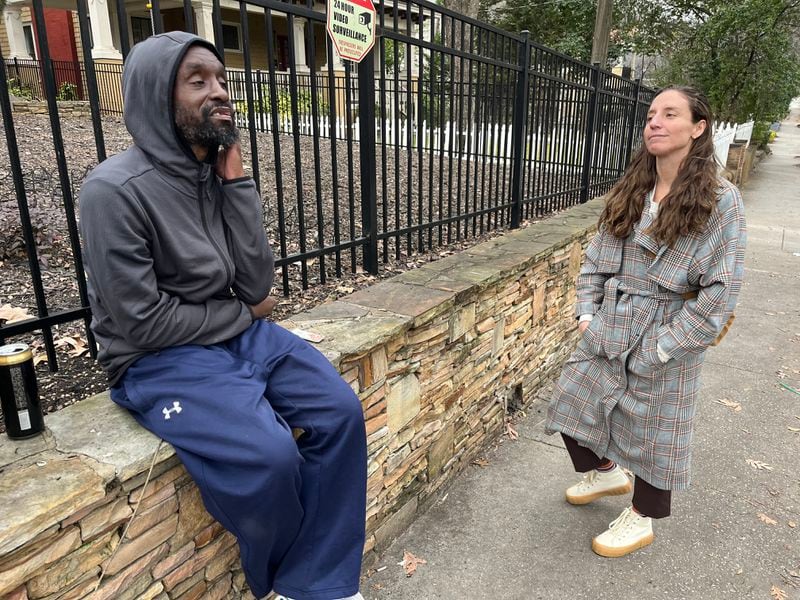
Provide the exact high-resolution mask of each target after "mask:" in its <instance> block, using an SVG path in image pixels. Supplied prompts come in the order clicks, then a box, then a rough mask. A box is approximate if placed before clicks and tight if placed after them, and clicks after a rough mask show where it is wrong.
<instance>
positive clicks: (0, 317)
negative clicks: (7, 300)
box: [0, 304, 33, 323]
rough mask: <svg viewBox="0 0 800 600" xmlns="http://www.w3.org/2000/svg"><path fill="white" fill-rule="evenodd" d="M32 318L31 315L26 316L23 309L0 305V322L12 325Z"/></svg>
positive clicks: (25, 311)
mask: <svg viewBox="0 0 800 600" xmlns="http://www.w3.org/2000/svg"><path fill="white" fill-rule="evenodd" d="M32 318H33V315H31V314H28V311H27V310H25V309H24V308H17V307H16V306H11V305H10V304H0V321H5V322H6V323H13V322H14V321H24V320H25V319H32Z"/></svg>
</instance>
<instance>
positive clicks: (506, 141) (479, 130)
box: [237, 114, 613, 162]
mask: <svg viewBox="0 0 800 600" xmlns="http://www.w3.org/2000/svg"><path fill="white" fill-rule="evenodd" d="M237 117H238V118H237V121H238V125H239V126H240V127H247V121H246V119H245V118H243V117H242V116H237ZM255 118H256V123H257V124H258V125H259V128H264V129H265V130H266V131H267V132H271V131H272V129H273V122H272V117H271V115H266V114H265V115H260V114H256V115H255ZM296 123H297V132H298V134H299V135H304V136H306V135H309V136H310V135H314V133H315V130H314V121H313V118H312V116H311V115H306V114H302V115H298V116H297V119H296ZM277 125H278V131H279V132H280V133H282V134H285V135H292V134H293V133H294V130H295V125H294V121H293V120H292V118H291V117H289V116H281V117H279V118H278V122H277ZM360 125H361V122H360V119H359V118H358V117H356V118H355V119H354V120H353V121H352V123H351V125H350V131H351V135H352V139H353V141H354V142H358V141H360V139H361V130H360ZM347 131H348V127H347V121H346V120H345V119H342V118H339V119H335V120H334V122H333V123H332V121H331V119H330V117H328V116H319V117H318V118H317V128H316V134H317V135H319V136H320V137H322V138H326V139H330V138H331V137H335V138H336V139H338V140H346V139H347ZM600 135H601V136H606V135H613V134H612V133H611V132H608V133H601V134H600ZM375 139H376V140H377V141H378V142H385V143H386V144H387V145H388V146H395V145H398V146H403V147H406V148H411V149H412V150H414V151H416V150H418V149H419V147H420V146H422V148H423V149H424V150H425V151H427V152H431V153H433V154H434V155H439V154H441V153H443V154H444V155H445V156H451V155H452V156H453V157H454V158H457V157H461V158H462V159H463V160H467V159H469V160H475V158H476V157H481V159H485V160H486V161H491V162H505V161H510V160H511V157H512V153H513V150H512V141H513V128H512V126H511V125H499V124H477V123H474V124H472V125H470V126H468V127H459V126H458V124H457V123H454V122H447V123H445V124H444V126H443V127H431V126H430V125H429V124H428V122H427V121H422V122H421V123H416V122H414V121H412V120H408V119H398V120H395V119H383V120H379V119H376V120H375ZM583 144H584V132H583V130H582V129H580V128H573V127H570V126H567V125H558V126H556V127H554V128H550V129H547V130H543V129H541V128H540V129H538V130H536V131H530V132H528V134H527V139H526V142H525V158H526V159H528V160H531V159H534V160H545V161H553V160H557V159H558V158H559V157H564V156H567V155H571V156H573V157H574V156H582V153H583ZM605 145H606V144H602V143H601V145H600V146H601V147H605Z"/></svg>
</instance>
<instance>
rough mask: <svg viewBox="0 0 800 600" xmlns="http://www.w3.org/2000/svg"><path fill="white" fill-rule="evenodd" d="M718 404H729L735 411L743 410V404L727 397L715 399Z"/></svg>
mask: <svg viewBox="0 0 800 600" xmlns="http://www.w3.org/2000/svg"><path fill="white" fill-rule="evenodd" d="M714 402H716V403H717V404H722V406H727V407H728V408H730V409H731V410H733V412H739V411H741V410H742V405H741V404H739V403H738V402H734V401H733V400H728V399H727V398H722V399H720V400H714Z"/></svg>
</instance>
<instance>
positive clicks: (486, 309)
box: [0, 200, 601, 600]
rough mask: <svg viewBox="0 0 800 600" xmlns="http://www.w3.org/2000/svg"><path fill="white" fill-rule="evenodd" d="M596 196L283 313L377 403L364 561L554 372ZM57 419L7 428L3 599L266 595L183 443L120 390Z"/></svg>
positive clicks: (566, 348) (371, 422)
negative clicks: (182, 453)
mask: <svg viewBox="0 0 800 600" xmlns="http://www.w3.org/2000/svg"><path fill="white" fill-rule="evenodd" d="M600 209H601V204H600V202H599V201H598V200H595V201H593V202H590V203H588V204H586V205H583V206H579V207H576V208H573V209H570V210H568V211H566V212H564V213H562V214H560V215H558V216H555V217H552V218H550V219H548V220H546V221H543V222H541V223H535V224H532V225H530V226H528V227H526V228H525V229H521V230H518V231H514V232H511V233H508V234H506V235H504V236H502V237H500V238H496V239H494V240H491V241H488V242H485V243H482V244H480V245H478V246H476V247H473V248H471V249H469V250H466V251H464V252H462V253H460V254H458V255H455V256H450V257H447V258H445V259H442V260H439V261H436V262H432V263H429V264H427V265H426V266H424V267H422V268H419V269H416V270H413V271H409V272H406V273H403V274H402V275H399V276H397V277H395V278H393V279H391V280H388V281H385V282H383V283H379V284H377V285H375V286H373V287H370V288H368V289H365V290H361V291H358V292H356V293H354V294H351V295H350V296H348V297H346V298H344V299H342V300H339V301H336V302H332V303H328V304H324V305H321V306H318V307H316V308H314V309H312V310H310V311H308V312H307V313H303V314H300V315H296V316H295V317H294V318H293V319H292V321H289V322H286V323H284V325H286V326H287V327H294V326H299V327H302V328H304V329H310V330H313V331H315V332H318V333H320V334H322V335H323V336H324V338H325V339H324V340H323V342H322V343H320V344H319V345H318V346H319V348H320V349H321V350H322V351H323V352H324V353H325V354H326V356H327V357H328V358H329V359H330V360H331V361H332V363H333V364H334V365H336V366H337V367H338V368H339V370H340V372H341V373H342V376H343V377H344V378H345V379H346V380H347V381H348V383H349V384H350V385H351V386H352V387H353V389H354V390H355V391H356V392H357V393H358V395H359V397H360V398H361V401H362V403H363V409H364V418H365V420H366V427H367V436H368V437H367V443H368V449H369V464H368V474H369V475H368V476H369V479H368V490H367V494H368V499H367V515H366V519H367V544H366V548H365V554H366V561H367V564H370V563H371V562H372V561H373V560H374V559H375V558H376V557H377V555H378V554H379V553H380V552H381V551H382V550H383V549H385V548H386V546H387V545H388V544H389V543H390V542H391V541H392V539H393V538H395V537H396V536H397V535H398V534H399V533H400V532H401V531H403V530H404V529H405V528H406V527H407V526H408V524H410V522H411V521H412V520H413V519H414V518H415V515H416V514H417V512H418V511H420V510H423V509H424V508H425V507H426V506H427V505H428V504H429V503H430V501H432V500H434V499H435V498H436V496H437V493H440V492H441V490H442V487H443V486H446V485H448V484H449V483H450V482H451V481H452V480H453V478H454V477H455V476H456V475H457V474H458V473H459V472H460V471H461V470H463V469H464V468H465V467H466V466H468V465H469V464H470V462H471V461H472V460H474V459H475V458H476V456H477V455H479V454H480V453H481V452H482V451H484V450H485V449H486V447H487V446H488V445H489V444H490V443H491V442H493V441H495V440H496V439H497V438H498V436H499V435H501V434H502V432H503V430H504V425H505V419H506V415H507V414H508V410H509V406H510V405H514V406H522V405H524V402H525V398H532V397H534V395H535V393H536V391H537V389H538V388H539V387H540V386H542V385H543V384H545V383H546V382H548V381H549V380H551V379H552V378H553V377H554V376H555V374H556V373H557V371H558V369H559V368H560V366H561V364H562V363H563V361H564V360H565V358H566V357H567V356H568V354H569V352H570V350H571V349H572V347H573V346H574V343H575V331H576V328H575V319H574V314H573V311H574V296H575V277H576V275H577V274H578V271H579V268H580V263H581V257H582V253H583V250H584V249H585V247H586V245H587V243H588V240H589V239H590V236H591V235H592V234H593V232H594V230H595V227H596V221H597V217H598V214H599V211H600ZM46 422H47V425H48V431H47V433H46V434H45V435H44V436H40V437H38V438H36V439H33V440H27V441H21V442H20V441H17V442H14V441H11V440H8V439H7V438H5V437H4V439H3V440H2V441H0V598H3V599H6V600H26V599H30V600H77V599H79V598H90V599H91V600H106V599H114V600H167V599H170V600H194V599H199V598H204V599H209V600H211V599H222V598H226V599H227V598H233V599H239V598H252V596H251V595H250V593H249V592H248V591H247V589H246V585H245V583H244V577H243V575H242V573H241V570H240V566H239V560H238V548H237V545H236V542H235V539H234V538H233V537H232V536H231V535H230V534H229V533H227V532H226V531H224V530H223V529H222V528H221V527H220V525H219V524H217V523H216V522H214V521H213V519H211V517H210V516H209V515H208V514H207V513H206V511H205V510H204V508H203V504H202V501H201V499H200V495H199V493H198V490H197V488H196V487H195V486H194V484H193V483H192V482H191V480H190V479H189V477H188V475H187V474H186V472H185V471H184V469H183V467H182V466H181V465H180V463H179V461H178V460H177V458H176V457H175V455H174V452H173V450H172V448H171V447H169V446H168V445H167V444H161V445H159V441H158V440H157V439H156V438H154V437H153V436H152V435H150V434H149V433H147V432H146V431H144V430H142V429H141V428H140V427H139V426H138V425H137V424H136V423H135V421H134V420H133V419H132V418H131V417H130V416H129V415H128V414H127V413H125V412H124V411H122V410H121V409H119V408H117V407H116V406H115V405H114V404H113V403H112V402H111V401H110V400H109V399H108V397H107V395H106V394H102V395H99V396H96V397H93V398H89V399H86V400H84V401H82V402H80V403H78V404H76V405H74V406H71V407H68V408H66V409H64V410H62V411H59V412H57V413H53V414H51V415H48V416H47V418H46ZM157 449H158V451H157ZM156 451H157V454H155V453H156ZM154 454H155V456H154ZM151 463H152V464H153V465H154V466H153V471H152V476H151V480H150V482H149V484H148V485H147V487H146V489H145V488H144V486H143V484H144V481H145V477H146V474H147V471H148V470H149V468H150V466H151ZM134 510H136V511H137V514H136V518H135V519H134V520H133V521H132V523H131V525H130V527H129V528H128V530H127V532H125V537H124V541H123V542H122V544H121V545H120V539H121V537H122V535H123V530H124V529H125V527H126V525H127V524H128V523H129V522H130V520H131V515H132V514H133V511H134ZM118 546H119V547H118ZM115 549H116V553H114V551H115ZM112 553H114V554H113V557H112ZM104 569H105V574H104V576H103V579H102V584H101V585H100V586H99V588H97V583H98V581H99V580H100V574H101V572H102V571H103V570H104ZM95 588H97V589H95Z"/></svg>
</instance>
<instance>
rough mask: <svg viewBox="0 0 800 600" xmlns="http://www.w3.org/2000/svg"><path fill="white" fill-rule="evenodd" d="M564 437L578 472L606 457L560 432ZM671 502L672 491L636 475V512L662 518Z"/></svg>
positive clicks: (596, 464)
mask: <svg viewBox="0 0 800 600" xmlns="http://www.w3.org/2000/svg"><path fill="white" fill-rule="evenodd" d="M561 437H562V438H564V445H565V446H566V447H567V452H569V457H570V458H571V459H572V464H573V465H574V466H575V470H576V471H577V472H578V473H586V472H587V471H591V470H592V469H596V468H597V467H599V466H600V465H602V464H603V463H604V462H606V460H607V459H605V458H600V457H599V456H597V455H596V454H595V453H594V452H592V451H591V450H589V449H588V448H584V447H583V446H580V445H579V444H578V442H576V441H575V440H573V439H572V438H571V437H569V436H566V435H564V434H563V433H562V434H561ZM671 503H672V492H671V491H670V490H661V489H659V488H657V487H653V486H652V485H650V484H649V483H647V482H646V481H645V480H644V479H642V478H641V477H639V476H638V475H637V476H636V480H635V481H634V484H633V502H632V504H633V507H634V508H635V509H636V512H638V513H640V514H642V515H644V516H646V517H652V518H654V519H663V518H664V517H668V516H669V515H670V505H671Z"/></svg>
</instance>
